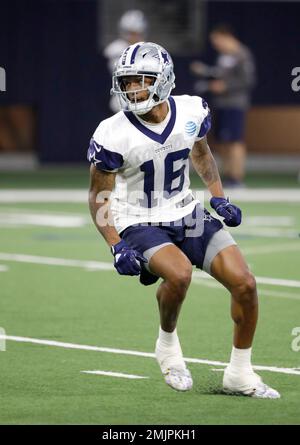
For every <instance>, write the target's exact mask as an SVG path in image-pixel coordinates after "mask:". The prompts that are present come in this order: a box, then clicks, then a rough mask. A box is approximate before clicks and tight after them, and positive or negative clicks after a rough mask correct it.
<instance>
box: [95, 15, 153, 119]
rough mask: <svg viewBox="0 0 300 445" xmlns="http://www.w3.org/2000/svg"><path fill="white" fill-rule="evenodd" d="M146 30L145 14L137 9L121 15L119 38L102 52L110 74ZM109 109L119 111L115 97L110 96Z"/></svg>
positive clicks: (143, 35) (114, 111)
mask: <svg viewBox="0 0 300 445" xmlns="http://www.w3.org/2000/svg"><path fill="white" fill-rule="evenodd" d="M147 28H148V22H147V20H146V17H145V14H144V13H143V12H142V11H140V10H139V9H130V10H128V11H126V12H125V13H124V14H123V15H122V17H121V18H120V20H119V23H118V29H119V37H118V38H117V39H115V40H114V41H112V42H111V43H109V44H108V45H107V46H106V47H105V48H104V51H103V54H104V56H105V57H106V59H107V67H108V70H109V72H110V73H111V74H112V73H113V70H114V67H115V64H116V62H117V61H118V60H119V57H120V56H121V54H122V52H123V51H124V50H125V49H126V48H127V47H128V46H130V45H133V44H134V43H136V42H140V41H141V40H143V39H144V38H145V35H146V32H147ZM109 107H110V109H111V111H112V112H113V113H117V112H118V111H120V106H119V101H118V100H117V98H116V97H115V96H111V98H110V101H109Z"/></svg>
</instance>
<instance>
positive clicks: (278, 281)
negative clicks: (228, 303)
mask: <svg viewBox="0 0 300 445" xmlns="http://www.w3.org/2000/svg"><path fill="white" fill-rule="evenodd" d="M0 259H1V255H0ZM193 277H195V278H197V279H211V280H213V277H211V276H210V275H208V274H207V273H206V272H203V271H202V272H200V271H194V272H193ZM255 279H256V282H257V283H258V284H270V285H272V286H283V287H296V288H298V287H299V288H300V281H297V280H285V279H282V278H269V277H257V276H255Z"/></svg>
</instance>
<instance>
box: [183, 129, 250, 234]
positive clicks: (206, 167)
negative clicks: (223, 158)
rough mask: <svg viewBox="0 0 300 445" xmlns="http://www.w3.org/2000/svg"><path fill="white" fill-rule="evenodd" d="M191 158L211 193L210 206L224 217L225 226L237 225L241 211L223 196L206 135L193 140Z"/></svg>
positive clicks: (240, 218) (240, 219)
mask: <svg viewBox="0 0 300 445" xmlns="http://www.w3.org/2000/svg"><path fill="white" fill-rule="evenodd" d="M191 159H192V163H193V165H194V168H195V170H196V172H197V173H198V175H199V176H200V177H201V179H202V181H203V182H204V184H205V185H206V187H207V188H208V190H209V191H210V193H211V195H212V198H211V200H210V205H211V206H212V208H213V209H214V210H215V211H216V212H217V213H218V215H220V216H222V217H223V218H224V222H225V224H226V225H227V226H231V227H235V226H238V225H239V224H240V223H241V221H242V212H241V210H240V209H239V208H238V207H237V206H235V205H233V204H231V203H230V202H229V200H228V199H226V198H225V195H224V191H223V187H222V182H221V179H220V175H219V170H218V167H217V164H216V161H215V159H214V157H213V155H212V153H211V151H210V148H209V146H208V143H207V139H206V136H204V137H203V138H202V139H200V140H199V141H196V142H195V144H194V146H193V149H192V153H191Z"/></svg>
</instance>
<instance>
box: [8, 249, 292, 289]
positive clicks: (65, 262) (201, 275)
mask: <svg viewBox="0 0 300 445" xmlns="http://www.w3.org/2000/svg"><path fill="white" fill-rule="evenodd" d="M0 260H2V261H17V262H21V263H33V264H46V265H49V266H69V267H82V268H84V269H88V270H115V269H114V266H113V264H112V263H104V262H100V261H84V260H69V259H65V258H53V257H43V256H36V255H23V254H15V253H4V252H0ZM193 278H198V279H211V280H213V278H212V277H211V276H210V275H208V274H207V273H205V272H203V271H202V272H199V271H194V272H193ZM255 278H256V282H257V283H258V284H269V285H272V286H283V287H296V288H300V281H297V280H285V279H281V278H269V277H255Z"/></svg>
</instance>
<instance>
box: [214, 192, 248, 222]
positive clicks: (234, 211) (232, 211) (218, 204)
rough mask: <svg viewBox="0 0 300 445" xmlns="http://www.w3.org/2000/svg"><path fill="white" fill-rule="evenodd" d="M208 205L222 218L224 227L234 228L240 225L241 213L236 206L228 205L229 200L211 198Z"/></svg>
mask: <svg viewBox="0 0 300 445" xmlns="http://www.w3.org/2000/svg"><path fill="white" fill-rule="evenodd" d="M210 205H211V207H212V208H213V209H214V210H215V211H216V212H217V214H218V215H220V216H222V217H223V218H224V223H225V224H226V226H229V227H236V226H239V225H240V224H241V222H242V211H241V209H239V208H238V207H237V206H235V205H233V204H230V202H229V198H227V199H225V198H217V197H213V198H211V200H210Z"/></svg>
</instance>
